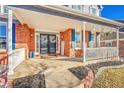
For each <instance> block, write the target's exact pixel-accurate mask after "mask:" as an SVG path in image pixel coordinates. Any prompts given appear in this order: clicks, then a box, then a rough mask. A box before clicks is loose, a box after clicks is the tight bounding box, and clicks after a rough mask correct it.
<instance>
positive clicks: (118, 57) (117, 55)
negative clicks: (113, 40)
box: [116, 27, 119, 61]
mask: <svg viewBox="0 0 124 93" xmlns="http://www.w3.org/2000/svg"><path fill="white" fill-rule="evenodd" d="M116 35H117V36H116V37H117V60H118V61H119V27H118V28H117V34H116Z"/></svg>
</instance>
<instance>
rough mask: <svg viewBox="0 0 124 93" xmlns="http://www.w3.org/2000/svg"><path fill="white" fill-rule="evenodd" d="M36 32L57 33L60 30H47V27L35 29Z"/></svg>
mask: <svg viewBox="0 0 124 93" xmlns="http://www.w3.org/2000/svg"><path fill="white" fill-rule="evenodd" d="M35 31H36V32H38V33H50V34H51V33H55V34H58V33H60V32H61V31H57V30H47V29H35Z"/></svg>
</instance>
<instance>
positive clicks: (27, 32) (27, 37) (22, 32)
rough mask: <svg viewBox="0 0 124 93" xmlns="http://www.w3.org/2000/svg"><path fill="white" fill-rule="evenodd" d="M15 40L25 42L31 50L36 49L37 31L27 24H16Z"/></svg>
mask: <svg viewBox="0 0 124 93" xmlns="http://www.w3.org/2000/svg"><path fill="white" fill-rule="evenodd" d="M15 42H16V43H23V44H24V43H25V44H27V46H28V49H29V51H35V31H34V29H32V28H29V27H28V26H27V25H26V24H23V25H21V24H16V31H15Z"/></svg>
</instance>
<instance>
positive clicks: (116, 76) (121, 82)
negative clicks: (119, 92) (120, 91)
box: [93, 67, 124, 88]
mask: <svg viewBox="0 0 124 93" xmlns="http://www.w3.org/2000/svg"><path fill="white" fill-rule="evenodd" d="M93 87H97V88H124V67H123V68H111V69H106V70H104V71H103V72H102V73H101V75H100V76H99V77H98V78H97V79H96V81H95V82H94V85H93Z"/></svg>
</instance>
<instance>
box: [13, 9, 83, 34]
mask: <svg viewBox="0 0 124 93" xmlns="http://www.w3.org/2000/svg"><path fill="white" fill-rule="evenodd" d="M13 11H14V15H15V16H16V17H17V19H18V20H19V21H20V22H21V23H22V24H23V23H26V24H28V25H29V26H30V27H32V28H35V29H36V30H39V31H40V30H42V31H43V30H45V31H46V30H47V31H57V32H59V31H64V30H66V29H67V28H76V29H78V30H81V29H82V28H83V26H82V25H83V23H82V22H81V21H77V20H73V19H69V18H64V17H59V16H54V15H50V14H45V13H39V12H34V11H29V10H24V9H14V10H13Z"/></svg>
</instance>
